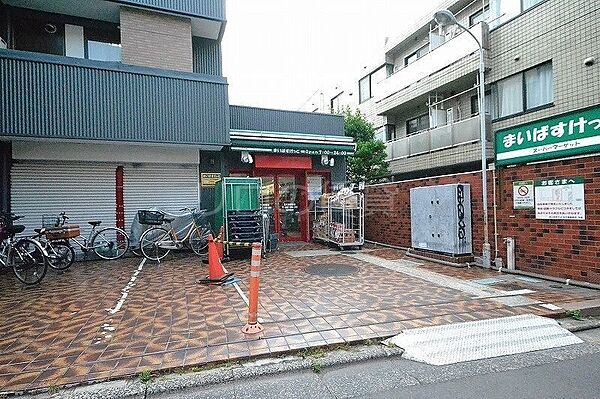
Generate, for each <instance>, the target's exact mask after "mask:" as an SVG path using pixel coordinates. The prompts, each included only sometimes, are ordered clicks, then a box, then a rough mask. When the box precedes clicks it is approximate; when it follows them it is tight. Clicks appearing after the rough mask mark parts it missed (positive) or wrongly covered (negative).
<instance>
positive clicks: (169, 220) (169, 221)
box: [163, 218, 175, 223]
mask: <svg viewBox="0 0 600 399" xmlns="http://www.w3.org/2000/svg"><path fill="white" fill-rule="evenodd" d="M163 220H164V221H165V223H171V222H172V221H173V220H175V218H164V219H163Z"/></svg>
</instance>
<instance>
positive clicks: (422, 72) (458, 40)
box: [374, 23, 484, 100]
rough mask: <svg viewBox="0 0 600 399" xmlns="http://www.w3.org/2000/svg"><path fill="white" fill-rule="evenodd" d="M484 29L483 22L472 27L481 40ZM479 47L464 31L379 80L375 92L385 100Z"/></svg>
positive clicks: (472, 30)
mask: <svg viewBox="0 0 600 399" xmlns="http://www.w3.org/2000/svg"><path fill="white" fill-rule="evenodd" d="M483 30H484V27H483V24H482V23H478V24H477V25H475V26H473V27H472V28H471V29H470V31H471V32H472V33H473V34H474V35H475V37H477V39H478V40H480V41H481V40H482V37H484V35H483ZM477 49H478V46H477V43H475V40H473V38H472V37H471V36H470V35H469V34H466V33H464V32H463V33H461V34H459V35H458V36H456V37H454V38H453V39H451V40H448V41H447V42H445V43H443V44H442V45H440V46H439V47H436V48H435V49H434V50H432V51H431V52H429V53H428V54H425V55H424V56H423V57H421V58H419V59H418V60H416V61H415V62H413V63H412V64H410V65H407V66H405V67H404V68H402V69H400V70H398V71H397V72H395V73H394V74H392V75H390V76H389V77H388V78H387V79H384V80H382V81H381V82H379V83H378V84H377V87H376V88H375V89H374V92H375V93H377V94H376V95H377V98H378V100H383V99H385V98H387V97H389V96H391V95H393V94H394V93H396V92H398V91H400V90H402V89H404V88H406V87H408V86H410V85H411V84H413V83H415V82H418V81H419V80H421V79H423V78H426V77H427V76H429V75H432V74H433V73H435V72H437V71H440V70H442V69H443V68H445V67H447V66H448V65H451V64H453V63H455V62H457V61H458V60H461V59H462V58H464V57H466V56H468V55H469V54H471V53H473V52H475V51H477Z"/></svg>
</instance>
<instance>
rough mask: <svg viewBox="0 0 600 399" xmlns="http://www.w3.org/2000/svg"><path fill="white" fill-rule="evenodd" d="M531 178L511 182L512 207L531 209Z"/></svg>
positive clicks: (533, 205) (532, 202)
mask: <svg viewBox="0 0 600 399" xmlns="http://www.w3.org/2000/svg"><path fill="white" fill-rule="evenodd" d="M534 207H535V204H534V201H533V180H526V181H516V182H514V183H513V209H533V208H534Z"/></svg>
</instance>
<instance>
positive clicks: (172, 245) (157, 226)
mask: <svg viewBox="0 0 600 399" xmlns="http://www.w3.org/2000/svg"><path fill="white" fill-rule="evenodd" d="M180 211H187V212H190V213H191V214H192V221H191V222H190V223H188V224H187V225H186V226H185V227H184V228H182V229H181V230H179V231H176V230H175V229H174V228H173V226H172V225H171V222H172V221H173V220H175V218H169V217H166V215H165V214H164V213H162V212H159V211H146V210H141V211H138V220H139V222H140V223H141V224H145V225H150V226H153V227H150V228H149V229H147V230H146V231H144V233H143V234H142V235H141V237H140V251H141V252H142V255H144V257H145V258H146V259H149V260H154V261H160V260H161V259H163V258H164V257H165V256H167V255H168V254H169V252H171V250H179V249H182V248H184V247H185V245H186V242H187V245H188V246H189V247H190V248H191V249H192V251H194V253H195V254H197V255H200V256H203V255H205V254H206V253H207V252H208V235H209V234H210V233H211V228H210V223H208V222H207V221H206V220H205V213H206V211H204V210H201V211H199V212H196V209H195V208H183V209H180ZM180 237H181V238H180Z"/></svg>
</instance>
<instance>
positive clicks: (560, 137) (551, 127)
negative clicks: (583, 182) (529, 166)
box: [496, 106, 600, 165]
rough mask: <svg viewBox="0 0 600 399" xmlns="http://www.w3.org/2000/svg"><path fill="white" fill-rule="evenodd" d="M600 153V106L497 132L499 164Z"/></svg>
mask: <svg viewBox="0 0 600 399" xmlns="http://www.w3.org/2000/svg"><path fill="white" fill-rule="evenodd" d="M596 151H599V152H600V106H596V107H594V108H587V109H583V110H580V111H576V112H571V113H568V114H563V115H560V116H557V117H553V118H548V119H543V120H540V121H537V122H533V123H528V124H525V125H520V126H516V127H511V128H508V129H502V130H499V131H498V132H496V164H497V165H515V164H521V163H526V162H532V161H539V160H549V159H555V158H563V157H568V156H573V155H579V154H585V153H590V152H596Z"/></svg>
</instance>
